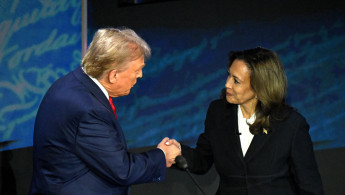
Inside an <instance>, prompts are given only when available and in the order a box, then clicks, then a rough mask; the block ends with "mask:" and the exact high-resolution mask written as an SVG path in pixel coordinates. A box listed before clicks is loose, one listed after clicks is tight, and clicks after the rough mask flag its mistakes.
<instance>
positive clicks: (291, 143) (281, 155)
mask: <svg viewBox="0 0 345 195" xmlns="http://www.w3.org/2000/svg"><path fill="white" fill-rule="evenodd" d="M237 109H238V105H234V104H229V103H227V102H226V101H224V100H216V101H214V102H212V103H211V104H210V107H209V109H208V112H207V116H206V121H205V132H204V133H202V134H201V135H200V136H199V139H198V142H197V146H196V148H195V149H192V148H190V147H188V146H184V145H182V155H183V156H184V157H185V158H186V159H187V162H188V165H189V169H190V171H191V172H194V173H198V174H203V173H205V172H207V170H209V168H210V167H211V166H212V164H213V163H214V165H215V168H216V170H217V172H218V174H219V176H220V184H219V188H218V191H217V194H227V195H228V194H253V195H260V194H264V195H269V194H278V195H283V194H289V195H290V194H323V187H322V182H321V177H320V174H319V172H318V168H317V164H316V161H315V157H314V151H313V144H312V141H311V138H310V135H309V133H308V130H309V125H308V124H307V122H306V120H305V118H304V117H303V116H302V115H300V114H299V113H298V112H296V111H294V110H292V109H291V112H290V114H289V115H288V117H287V118H286V119H285V120H284V121H275V120H273V119H271V120H270V125H271V129H272V130H271V131H270V132H269V133H268V134H265V133H261V134H258V135H255V136H254V138H253V140H252V142H251V144H250V146H249V148H248V151H247V153H246V155H245V157H243V154H242V149H241V143H240V138H239V136H240V135H238V133H237V132H238V122H237Z"/></svg>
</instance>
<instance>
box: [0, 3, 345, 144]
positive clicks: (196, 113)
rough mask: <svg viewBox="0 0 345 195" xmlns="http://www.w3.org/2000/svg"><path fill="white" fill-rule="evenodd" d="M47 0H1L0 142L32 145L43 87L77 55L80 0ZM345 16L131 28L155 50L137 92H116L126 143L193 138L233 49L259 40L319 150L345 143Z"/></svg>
mask: <svg viewBox="0 0 345 195" xmlns="http://www.w3.org/2000/svg"><path fill="white" fill-rule="evenodd" d="M44 2H45V1H38V0H37V1H25V2H20V3H19V0H16V1H10V0H6V1H2V2H1V3H0V16H1V17H0V18H1V19H0V43H1V44H0V45H1V48H0V49H1V51H0V52H1V53H0V63H1V64H0V65H1V73H0V75H1V76H0V142H2V146H1V147H2V149H1V150H7V149H14V148H21V147H27V146H32V133H33V125H34V119H35V115H36V112H37V108H38V106H39V103H40V101H41V99H42V97H43V95H44V93H45V92H46V90H47V89H48V88H49V87H50V85H51V84H52V82H54V81H55V80H56V79H57V78H59V77H61V76H62V75H64V74H66V73H67V72H69V71H70V70H72V69H74V68H75V67H77V66H78V65H79V63H80V58H81V54H80V48H81V40H80V39H81V37H80V34H81V33H80V29H81V27H80V15H81V14H80V10H81V9H80V6H81V5H80V2H79V1H77V0H75V1H63V0H61V1H47V2H50V3H44ZM344 15H345V14H344V13H343V12H336V11H332V12H327V13H326V12H325V13H318V14H317V13H315V14H309V15H308V16H306V15H299V16H284V17H280V18H276V19H275V20H270V21H261V22H258V21H255V20H249V19H248V20H246V21H242V22H238V23H237V24H231V25H230V24H229V25H224V26H222V27H214V28H175V29H172V28H166V27H147V28H138V29H134V30H135V31H137V32H138V34H139V35H141V36H142V37H143V38H144V39H145V40H146V41H147V42H148V43H149V44H150V45H151V47H152V54H153V55H152V57H151V59H149V60H148V61H147V66H146V67H145V68H144V71H143V74H144V76H143V78H142V79H140V80H139V81H138V83H137V85H136V86H135V87H134V89H133V90H132V92H131V94H130V95H129V96H126V97H121V98H116V99H115V104H116V108H117V112H118V118H119V120H120V122H121V125H122V128H123V130H124V131H125V135H126V138H127V142H128V146H129V147H130V148H135V147H143V146H150V145H156V144H158V143H159V142H160V140H161V139H162V138H163V137H165V136H169V137H172V138H175V139H177V140H179V141H183V142H185V143H187V144H190V145H194V144H195V142H196V139H197V137H198V135H199V134H200V133H201V132H202V131H203V123H204V119H205V115H206V111H207V107H208V105H209V103H210V102H211V101H212V100H213V99H217V98H218V97H219V95H220V91H221V89H222V88H223V87H224V84H225V80H226V77H227V65H226V63H227V54H228V53H229V51H231V50H242V49H247V48H252V47H256V46H262V47H266V48H270V49H272V50H274V51H276V52H277V53H278V54H279V55H280V56H281V59H282V61H283V63H284V65H285V69H286V73H287V76H288V80H289V91H288V102H289V103H290V104H291V105H293V106H294V107H296V108H297V109H298V110H299V111H300V112H301V113H302V114H303V115H304V116H305V117H306V118H307V120H308V122H309V123H310V126H311V129H310V134H311V136H312V139H313V142H314V144H315V149H317V150H319V149H327V148H336V147H344V146H345V131H343V130H342V121H345V112H344V108H345V99H344V97H345V62H344V56H345V20H344V19H345V17H344ZM89 31H90V32H94V31H95V29H92V28H91V29H89ZM90 34H92V33H90ZM91 39H92V36H90V37H89V40H91ZM4 145H6V146H4Z"/></svg>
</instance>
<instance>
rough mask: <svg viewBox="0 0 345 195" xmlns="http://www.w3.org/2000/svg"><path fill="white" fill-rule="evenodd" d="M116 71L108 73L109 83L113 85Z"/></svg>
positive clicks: (115, 79) (116, 74)
mask: <svg viewBox="0 0 345 195" xmlns="http://www.w3.org/2000/svg"><path fill="white" fill-rule="evenodd" d="M117 76H118V71H117V70H115V69H114V70H111V71H109V73H108V80H109V82H110V83H115V82H116V81H117Z"/></svg>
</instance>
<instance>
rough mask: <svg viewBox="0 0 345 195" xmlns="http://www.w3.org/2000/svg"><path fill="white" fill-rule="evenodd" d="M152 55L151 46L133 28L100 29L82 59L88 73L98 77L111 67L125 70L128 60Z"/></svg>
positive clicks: (82, 64)
mask: <svg viewBox="0 0 345 195" xmlns="http://www.w3.org/2000/svg"><path fill="white" fill-rule="evenodd" d="M150 56H151V49H150V46H149V45H148V44H147V43H146V42H145V41H144V40H143V39H142V38H141V37H139V35H137V34H136V33H135V32H134V31H133V30H131V29H128V28H124V29H115V28H104V29H99V30H98V31H97V32H96V33H95V35H94V37H93V40H92V42H91V44H90V46H89V48H88V50H87V52H86V54H85V56H84V58H83V60H82V63H81V66H82V67H83V69H84V71H85V72H86V74H88V75H89V76H91V77H94V78H96V79H98V78H100V77H101V76H102V75H103V73H105V72H107V71H108V70H111V69H116V70H118V71H120V72H121V71H123V70H125V69H127V68H128V67H127V66H126V64H127V62H129V61H132V60H135V59H138V58H140V57H144V58H145V59H147V58H149V57H150Z"/></svg>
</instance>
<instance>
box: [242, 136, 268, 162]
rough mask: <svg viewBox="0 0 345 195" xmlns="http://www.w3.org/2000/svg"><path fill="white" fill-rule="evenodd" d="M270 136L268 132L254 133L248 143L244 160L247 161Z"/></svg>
mask: <svg viewBox="0 0 345 195" xmlns="http://www.w3.org/2000/svg"><path fill="white" fill-rule="evenodd" d="M272 133H273V132H272ZM271 137H272V135H271V134H270V133H269V134H263V133H260V134H257V135H255V136H254V137H253V140H252V142H251V143H250V145H249V148H248V150H247V153H246V155H245V157H244V160H245V161H246V162H248V161H249V160H250V159H251V158H253V157H254V156H255V155H256V154H257V153H258V152H259V151H260V150H261V149H262V147H263V146H264V145H265V143H266V142H267V141H268V140H269V139H270V138H271Z"/></svg>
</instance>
